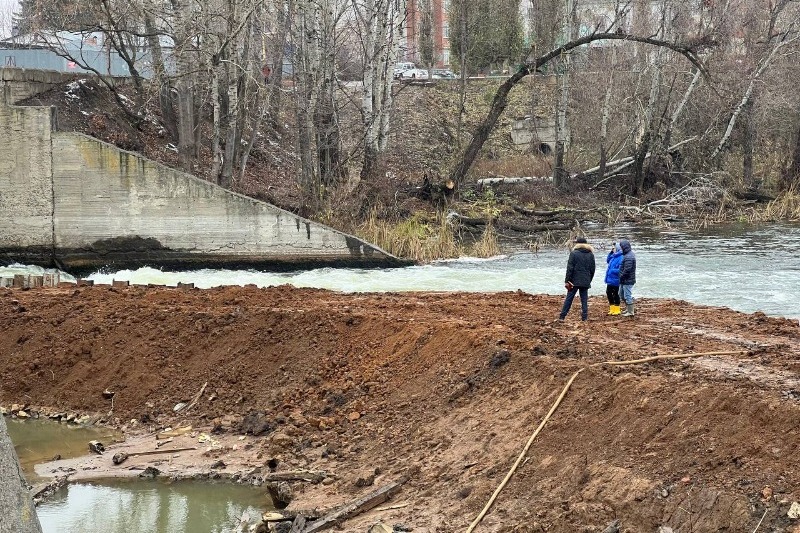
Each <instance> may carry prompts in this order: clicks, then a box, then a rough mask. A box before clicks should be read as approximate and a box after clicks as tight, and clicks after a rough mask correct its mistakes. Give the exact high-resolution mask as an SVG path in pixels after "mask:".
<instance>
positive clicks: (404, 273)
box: [0, 224, 800, 318]
mask: <svg viewBox="0 0 800 533" xmlns="http://www.w3.org/2000/svg"><path fill="white" fill-rule="evenodd" d="M587 233H588V237H589V242H590V243H591V244H592V245H593V246H595V248H596V250H597V254H596V256H597V264H598V271H597V274H596V276H595V283H594V286H593V287H592V290H591V291H590V292H591V294H595V295H602V294H605V285H604V284H603V276H604V273H605V254H606V252H607V250H608V248H609V247H610V245H611V243H612V242H613V241H614V240H617V239H619V238H624V237H628V238H630V240H631V242H632V245H633V248H634V251H635V252H636V254H637V260H638V268H637V283H636V287H635V290H634V295H635V296H638V297H647V298H675V299H679V300H686V301H689V302H692V303H697V304H704V305H713V306H726V307H730V308H732V309H736V310H738V311H744V312H748V313H752V312H754V311H763V312H764V313H766V314H768V315H774V316H787V317H792V318H800V304H798V302H799V301H800V275H798V274H800V225H796V224H795V225H793V224H782V225H765V226H759V227H754V226H744V225H743V226H737V225H732V226H726V227H718V226H717V227H713V228H710V229H697V230H689V229H676V228H666V229H639V228H633V227H625V226H622V227H616V228H613V229H606V228H599V227H598V228H590V229H589V231H588V232H587ZM567 255H568V254H567V250H566V249H557V250H554V249H547V250H544V251H540V252H538V253H531V252H518V253H513V254H509V255H505V256H501V257H495V258H491V259H470V258H462V259H458V260H452V261H437V262H434V263H431V264H427V265H420V266H412V267H406V268H396V269H377V270H358V269H330V268H323V269H317V270H308V271H300V272H290V273H271V272H258V271H251V270H197V271H190V272H167V271H161V270H157V269H154V268H147V267H145V268H140V269H138V270H122V271H119V272H109V273H95V274H93V275H92V276H90V278H91V279H93V280H95V282H96V283H111V281H112V280H113V279H117V280H128V281H130V282H131V283H142V284H146V283H160V284H167V285H175V284H177V283H178V282H179V281H180V282H192V283H194V284H195V286H197V287H201V288H208V287H217V286H221V285H246V284H249V283H252V284H255V285H258V286H259V287H266V286H270V285H281V284H290V285H294V286H296V287H317V288H324V289H331V290H337V291H344V292H386V291H472V292H498V291H516V290H522V291H526V292H531V293H547V294H561V293H562V292H563V279H564V278H563V276H564V267H565V265H566V259H567ZM30 270H31V269H30V268H28V267H21V266H20V267H12V268H5V269H3V268H0V276H3V275H9V274H12V273H14V272H18V271H30ZM34 270H35V269H34ZM4 272H5V273H4Z"/></svg>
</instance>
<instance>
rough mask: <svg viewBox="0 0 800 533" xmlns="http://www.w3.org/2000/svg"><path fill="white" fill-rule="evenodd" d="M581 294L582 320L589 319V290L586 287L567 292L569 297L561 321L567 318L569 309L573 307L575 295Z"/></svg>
mask: <svg viewBox="0 0 800 533" xmlns="http://www.w3.org/2000/svg"><path fill="white" fill-rule="evenodd" d="M577 292H579V293H580V295H581V320H586V319H588V318H589V289H588V288H586V287H573V288H572V289H571V290H569V291H567V297H566V298H565V299H564V307H562V308H561V316H560V317H559V318H560V319H561V320H564V319H565V318H567V313H569V308H570V307H572V300H574V299H575V293H577Z"/></svg>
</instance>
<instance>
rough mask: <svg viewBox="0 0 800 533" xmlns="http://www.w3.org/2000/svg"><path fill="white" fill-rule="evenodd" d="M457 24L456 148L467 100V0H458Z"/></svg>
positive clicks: (459, 143) (461, 137) (461, 133)
mask: <svg viewBox="0 0 800 533" xmlns="http://www.w3.org/2000/svg"><path fill="white" fill-rule="evenodd" d="M458 26H459V33H458V35H459V38H460V39H461V44H460V47H461V54H460V57H459V68H460V69H461V72H460V74H461V76H460V77H459V82H458V123H457V124H456V143H457V146H458V149H459V150H460V149H461V145H462V142H463V140H462V139H463V138H464V131H463V130H464V114H465V113H466V112H467V110H466V102H467V0H458Z"/></svg>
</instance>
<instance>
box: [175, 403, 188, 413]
mask: <svg viewBox="0 0 800 533" xmlns="http://www.w3.org/2000/svg"><path fill="white" fill-rule="evenodd" d="M187 405H188V404H187V403H186V402H178V403H176V404H175V407H173V408H172V410H173V411H175V412H176V413H179V412H181V411H183V410H184V409H186V406H187Z"/></svg>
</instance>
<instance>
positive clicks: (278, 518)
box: [261, 511, 286, 522]
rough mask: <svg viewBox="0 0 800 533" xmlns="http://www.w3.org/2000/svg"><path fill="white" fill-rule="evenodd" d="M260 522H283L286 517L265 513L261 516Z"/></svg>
mask: <svg viewBox="0 0 800 533" xmlns="http://www.w3.org/2000/svg"><path fill="white" fill-rule="evenodd" d="M261 520H262V521H263V522H283V521H285V520H286V517H285V516H284V515H283V513H276V512H275V511H267V512H266V513H264V514H262V515H261Z"/></svg>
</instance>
